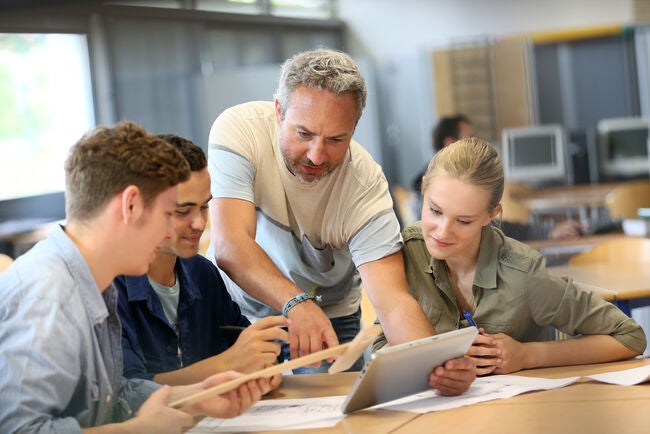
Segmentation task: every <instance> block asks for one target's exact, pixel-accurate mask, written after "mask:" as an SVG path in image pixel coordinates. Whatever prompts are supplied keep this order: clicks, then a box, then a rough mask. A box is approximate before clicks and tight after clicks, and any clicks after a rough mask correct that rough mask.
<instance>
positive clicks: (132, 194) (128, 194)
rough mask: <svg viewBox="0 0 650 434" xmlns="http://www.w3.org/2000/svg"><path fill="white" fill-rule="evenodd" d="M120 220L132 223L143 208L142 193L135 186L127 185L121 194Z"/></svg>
mask: <svg viewBox="0 0 650 434" xmlns="http://www.w3.org/2000/svg"><path fill="white" fill-rule="evenodd" d="M121 205H122V220H124V223H133V222H135V221H137V220H138V218H139V217H140V215H142V211H143V208H144V202H143V201H142V193H141V192H140V189H139V188H138V187H136V186H135V185H129V186H128V187H126V188H125V189H124V190H122V193H121Z"/></svg>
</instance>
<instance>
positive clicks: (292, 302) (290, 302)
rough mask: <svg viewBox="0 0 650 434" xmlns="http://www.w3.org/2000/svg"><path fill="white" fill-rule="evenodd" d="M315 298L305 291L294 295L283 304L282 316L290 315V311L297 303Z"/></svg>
mask: <svg viewBox="0 0 650 434" xmlns="http://www.w3.org/2000/svg"><path fill="white" fill-rule="evenodd" d="M313 299H314V297H312V296H311V295H309V294H307V293H305V292H302V293H300V294H297V295H294V296H293V297H291V298H290V299H289V300H287V301H286V303H284V306H282V316H284V317H285V318H286V317H288V316H289V311H290V310H291V309H292V308H293V307H295V306H296V305H298V304H300V303H303V302H305V301H307V300H313Z"/></svg>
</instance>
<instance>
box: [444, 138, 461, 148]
mask: <svg viewBox="0 0 650 434" xmlns="http://www.w3.org/2000/svg"><path fill="white" fill-rule="evenodd" d="M457 140H458V139H457V138H455V137H452V136H447V137H445V138H444V139H442V147H443V148H444V147H445V146H449V145H451V144H452V143H454V142H456V141H457Z"/></svg>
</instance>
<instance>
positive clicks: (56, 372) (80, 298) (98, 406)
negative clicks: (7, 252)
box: [0, 226, 158, 433]
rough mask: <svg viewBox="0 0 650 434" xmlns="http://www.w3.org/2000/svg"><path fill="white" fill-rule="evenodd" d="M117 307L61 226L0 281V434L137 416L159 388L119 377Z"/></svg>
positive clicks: (63, 429) (71, 429)
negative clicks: (134, 413) (142, 405)
mask: <svg viewBox="0 0 650 434" xmlns="http://www.w3.org/2000/svg"><path fill="white" fill-rule="evenodd" d="M116 303H117V292H116V290H115V288H114V287H113V286H110V287H109V288H108V289H106V290H105V291H104V292H103V293H101V292H100V291H99V289H98V288H97V285H96V283H95V281H94V279H93V276H92V274H91V272H90V269H89V268H88V266H87V264H86V262H85V260H84V258H83V257H82V255H81V253H80V252H79V250H78V249H77V247H76V245H75V244H74V243H73V242H72V240H71V239H70V238H69V237H68V236H67V235H66V234H65V232H64V231H63V228H61V227H59V226H57V227H56V228H55V229H54V230H53V231H52V233H50V235H49V237H48V238H47V239H46V240H44V241H41V242H40V243H38V244H37V245H36V246H34V247H33V248H32V249H31V250H30V251H29V252H27V253H26V254H25V255H23V256H21V257H19V258H18V259H17V260H16V261H15V262H14V264H13V265H12V266H11V267H10V268H9V269H8V270H7V271H5V272H4V273H3V274H2V275H1V276H0V432H12V433H13V432H21V433H28V432H29V433H31V432H54V433H80V432H81V427H91V426H97V425H103V424H106V423H111V422H119V421H122V420H124V419H127V418H129V417H130V415H131V414H132V413H133V412H135V411H137V409H138V408H139V407H140V405H141V404H142V402H144V400H146V398H147V397H148V396H149V395H150V394H151V393H152V392H153V391H154V390H155V389H156V388H157V387H158V386H157V385H156V384H155V383H152V382H149V381H146V380H129V381H126V380H125V379H124V378H123V377H122V347H121V328H120V322H119V319H118V317H117V314H116Z"/></svg>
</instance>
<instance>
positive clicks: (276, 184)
mask: <svg viewBox="0 0 650 434" xmlns="http://www.w3.org/2000/svg"><path fill="white" fill-rule="evenodd" d="M209 143H210V145H209V150H208V167H209V171H210V174H211V177H212V195H213V196H214V197H217V198H218V197H222V198H223V197H226V198H238V199H243V200H247V201H250V202H252V203H254V204H255V208H256V211H257V228H256V236H255V241H256V242H257V243H258V244H259V245H260V246H261V247H262V248H263V249H264V251H265V252H266V253H267V254H268V255H269V257H270V258H271V259H272V260H273V262H274V263H275V265H276V266H277V267H278V268H279V269H280V271H281V272H282V273H283V274H284V275H285V276H286V277H287V278H288V279H290V280H292V281H293V282H294V283H295V284H296V285H297V286H299V287H300V288H301V289H302V290H303V291H305V292H306V293H308V294H311V295H315V296H316V295H317V296H320V297H319V298H320V300H321V301H320V302H319V305H320V306H321V307H322V308H323V310H324V311H325V313H326V314H327V315H328V316H329V317H330V318H336V317H340V316H344V315H349V314H352V313H354V312H356V310H357V309H358V306H359V301H360V284H361V282H360V279H359V277H358V274H357V273H356V266H359V265H361V264H364V263H366V262H370V261H374V260H377V259H380V258H383V257H385V256H388V255H390V254H392V253H395V252H396V251H398V250H399V249H400V248H401V247H402V238H401V235H400V228H399V222H398V221H397V217H396V216H395V213H394V212H393V202H392V199H391V197H390V194H389V191H388V183H387V182H386V177H385V176H384V174H383V172H382V170H381V167H380V166H379V165H378V164H377V163H376V162H375V161H374V160H373V159H372V157H371V156H370V154H369V153H368V152H367V151H366V150H365V149H363V147H361V145H359V144H358V143H356V142H355V141H352V142H351V143H350V148H349V149H348V152H347V154H346V156H345V158H344V160H343V161H342V163H341V164H340V165H339V166H338V167H337V168H336V169H334V171H332V172H331V173H329V174H328V175H327V176H325V177H323V178H321V179H320V180H318V181H315V182H311V183H301V182H300V181H298V180H297V179H296V178H295V177H294V175H293V174H291V172H290V171H289V170H288V169H287V167H286V166H285V164H284V161H283V159H282V155H281V153H280V149H279V140H278V126H277V124H276V119H275V108H274V104H273V103H272V102H263V101H256V102H250V103H246V104H241V105H238V106H235V107H231V108H229V109H227V110H226V111H224V112H223V113H222V114H221V115H220V116H219V117H218V118H217V120H216V121H215V122H214V124H213V126H212V129H211V131H210V138H209ZM211 252H212V249H210V250H209V257H213V255H212V254H211ZM355 265H356V266H355ZM222 275H223V277H224V281H225V282H226V285H227V287H228V290H229V292H230V293H231V295H232V297H233V299H235V301H237V303H239V305H240V306H241V307H242V311H243V312H244V314H246V315H247V316H248V317H249V318H251V320H253V318H262V317H264V316H267V315H276V314H277V312H276V311H275V310H273V309H271V308H270V307H269V306H266V305H264V304H263V303H261V302H260V301H258V300H256V299H255V298H253V297H251V296H250V295H248V294H247V293H245V292H244V291H243V290H241V289H240V288H239V287H238V286H237V285H236V284H235V283H234V282H232V281H231V280H230V279H229V278H228V276H226V275H225V273H223V272H222Z"/></svg>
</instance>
